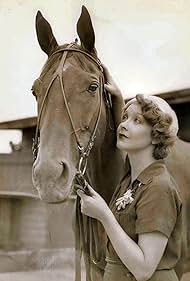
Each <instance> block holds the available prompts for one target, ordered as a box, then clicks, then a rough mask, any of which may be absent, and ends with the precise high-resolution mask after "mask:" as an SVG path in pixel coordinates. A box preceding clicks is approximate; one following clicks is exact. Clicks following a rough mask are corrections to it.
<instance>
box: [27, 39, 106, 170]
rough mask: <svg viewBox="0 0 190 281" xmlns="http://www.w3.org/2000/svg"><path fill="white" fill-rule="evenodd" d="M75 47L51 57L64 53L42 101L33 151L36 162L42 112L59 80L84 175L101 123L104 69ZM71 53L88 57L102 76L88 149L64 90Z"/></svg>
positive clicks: (61, 50) (96, 60) (72, 44)
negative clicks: (67, 60)
mask: <svg viewBox="0 0 190 281" xmlns="http://www.w3.org/2000/svg"><path fill="white" fill-rule="evenodd" d="M73 46H74V43H71V44H70V45H69V46H68V47H66V48H62V49H59V50H57V51H55V52H54V53H53V54H52V55H51V56H53V55H55V54H57V53H63V55H62V58H61V61H60V63H59V66H58V68H57V70H56V71H55V73H54V75H53V77H52V79H51V81H50V83H49V85H48V87H47V89H46V92H45V95H44V98H43V100H42V104H41V107H40V110H39V114H38V120H37V126H36V133H35V139H34V142H33V148H32V150H33V158H34V160H35V159H36V158H37V153H38V147H39V137H40V128H39V127H40V121H41V116H42V112H43V109H44V106H45V102H46V99H47V96H48V94H49V91H50V88H51V86H52V85H53V82H54V81H55V79H56V78H58V79H59V81H60V86H61V92H62V95H63V100H64V103H65V107H66V111H67V114H68V117H69V120H70V123H71V126H72V129H73V132H74V135H75V139H76V143H77V148H78V151H79V156H80V158H79V162H78V167H77V172H78V173H80V174H83V175H84V173H85V171H86V167H87V160H88V156H89V153H90V151H91V149H92V147H93V145H94V140H95V137H96V131H97V128H98V124H99V121H100V116H101V108H102V91H103V67H102V66H101V62H100V61H99V60H98V59H95V58H94V57H93V56H91V55H90V54H88V53H87V52H85V51H83V50H81V49H75V48H73ZM70 51H72V52H78V53H82V54H84V55H85V56H86V57H88V58H89V59H90V60H92V61H93V62H94V63H95V64H96V65H97V66H98V68H99V70H100V71H101V75H100V78H99V80H100V83H99V84H100V90H99V93H100V95H99V110H98V116H97V119H96V123H95V126H94V130H93V132H92V135H91V136H90V138H89V141H88V144H87V146H86V147H84V146H83V145H81V143H80V139H79V136H78V133H77V130H76V128H75V124H74V121H73V118H72V114H71V111H70V108H69V105H68V102H67V98H66V94H65V90H64V84H63V66H64V64H65V61H66V58H67V55H68V52H70Z"/></svg>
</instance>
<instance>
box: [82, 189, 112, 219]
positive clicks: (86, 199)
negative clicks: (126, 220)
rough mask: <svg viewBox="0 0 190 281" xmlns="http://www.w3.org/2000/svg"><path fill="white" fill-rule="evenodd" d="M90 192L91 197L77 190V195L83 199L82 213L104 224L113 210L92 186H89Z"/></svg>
mask: <svg viewBox="0 0 190 281" xmlns="http://www.w3.org/2000/svg"><path fill="white" fill-rule="evenodd" d="M88 190H89V193H90V196H89V195H86V194H85V193H84V192H83V191H82V190H81V189H77V194H78V196H80V198H81V212H82V213H83V214H84V215H86V216H89V217H92V218H95V219H97V220H99V221H101V222H102V221H103V219H104V218H105V217H106V215H107V214H108V213H109V212H111V210H110V209H109V207H108V205H107V204H106V202H105V200H104V199H103V198H102V197H101V196H100V195H99V194H98V193H97V192H96V191H95V190H94V189H93V188H92V187H91V186H90V185H88Z"/></svg>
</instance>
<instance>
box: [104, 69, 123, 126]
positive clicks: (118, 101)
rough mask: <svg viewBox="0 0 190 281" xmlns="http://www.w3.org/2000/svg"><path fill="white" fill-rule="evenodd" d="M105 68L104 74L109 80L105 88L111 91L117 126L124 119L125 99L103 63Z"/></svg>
mask: <svg viewBox="0 0 190 281" xmlns="http://www.w3.org/2000/svg"><path fill="white" fill-rule="evenodd" d="M103 68H104V75H105V79H106V81H107V84H104V88H105V89H106V90H107V91H108V92H109V93H110V95H111V100H112V108H113V116H114V121H115V126H116V128H117V127H118V125H119V124H120V123H121V121H122V115H123V108H124V105H125V103H124V100H123V97H122V94H121V91H120V90H119V88H118V86H117V85H116V83H115V81H114V80H113V78H112V76H111V74H110V73H109V71H108V69H107V67H106V66H105V65H103Z"/></svg>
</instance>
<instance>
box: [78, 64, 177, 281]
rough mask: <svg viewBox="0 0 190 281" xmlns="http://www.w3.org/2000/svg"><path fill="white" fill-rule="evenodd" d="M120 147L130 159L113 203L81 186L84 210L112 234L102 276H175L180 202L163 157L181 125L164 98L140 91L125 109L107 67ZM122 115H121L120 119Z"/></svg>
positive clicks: (107, 279) (156, 279)
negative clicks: (146, 94) (128, 168)
mask: <svg viewBox="0 0 190 281" xmlns="http://www.w3.org/2000/svg"><path fill="white" fill-rule="evenodd" d="M105 75H106V77H107V81H108V83H107V84H106V85H105V88H106V89H107V90H108V91H109V92H110V94H111V95H112V100H113V107H114V114H115V121H116V125H118V124H119V123H120V121H121V123H120V124H119V126H118V129H117V147H118V148H119V149H120V150H121V151H122V153H123V154H124V155H127V159H128V160H129V163H130V172H128V173H126V175H125V176H124V177H123V179H122V181H121V183H120V184H119V185H118V187H117V188H116V190H115V193H114V195H113V197H112V200H111V202H110V205H109V206H108V205H107V204H106V202H105V201H104V200H103V198H102V197H101V196H100V195H99V194H98V193H97V192H95V191H94V190H93V189H92V187H91V186H89V191H90V194H91V196H88V195H86V194H84V192H83V191H82V190H80V189H78V190H77V194H78V195H79V196H80V197H81V211H82V213H83V214H85V215H87V216H90V217H93V218H96V219H98V220H99V221H100V222H101V223H102V224H103V226H104V228H105V231H106V233H107V236H108V243H107V254H106V256H107V257H106V261H107V265H106V268H105V274H104V281H116V280H118V281H128V280H137V281H146V280H151V281H165V280H167V281H177V280H178V278H177V275H176V274H175V271H174V267H175V265H176V263H177V261H178V260H179V258H180V253H181V233H182V214H181V213H182V211H181V208H182V205H181V200H180V197H179V194H178V191H177V187H176V184H175V182H174V180H173V179H172V177H171V176H170V174H169V172H168V171H167V168H166V166H165V163H164V160H163V159H164V158H165V157H167V155H168V153H169V151H170V148H171V147H172V145H173V144H174V142H175V140H176V136H177V131H178V122H177V117H176V115H175V113H174V111H173V110H172V109H171V107H170V106H169V105H168V104H167V103H166V102H165V101H164V100H163V99H161V98H158V97H155V96H149V97H147V98H144V97H143V96H142V95H137V96H136V98H134V99H132V100H131V101H129V102H128V103H127V104H126V105H125V107H124V111H123V112H122V106H123V99H122V96H121V93H120V91H119V89H118V88H117V86H116V84H115V83H114V81H113V79H112V78H111V76H110V74H109V72H108V71H107V69H105ZM121 116H122V120H121Z"/></svg>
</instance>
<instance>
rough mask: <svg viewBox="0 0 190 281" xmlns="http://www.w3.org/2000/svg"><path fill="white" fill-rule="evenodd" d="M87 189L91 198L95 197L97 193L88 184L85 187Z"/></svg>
mask: <svg viewBox="0 0 190 281" xmlns="http://www.w3.org/2000/svg"><path fill="white" fill-rule="evenodd" d="M87 188H88V191H89V193H90V195H91V196H93V195H96V193H97V192H96V191H95V190H94V189H93V188H92V186H91V185H90V184H88V185H87Z"/></svg>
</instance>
